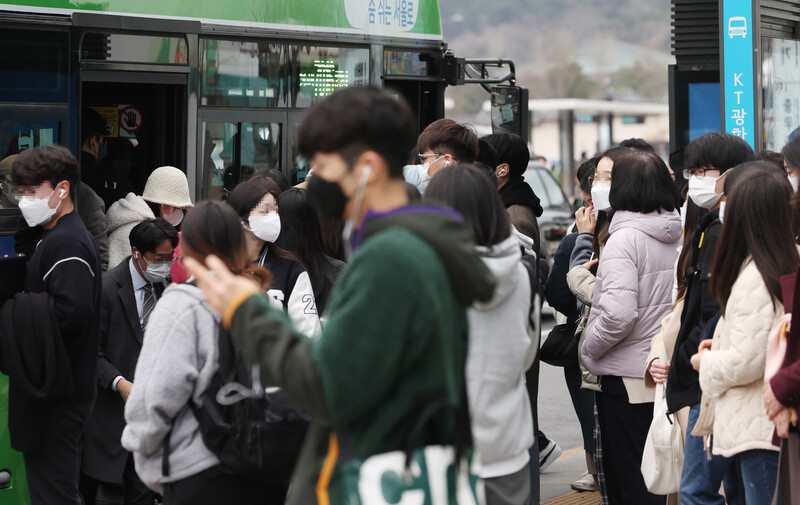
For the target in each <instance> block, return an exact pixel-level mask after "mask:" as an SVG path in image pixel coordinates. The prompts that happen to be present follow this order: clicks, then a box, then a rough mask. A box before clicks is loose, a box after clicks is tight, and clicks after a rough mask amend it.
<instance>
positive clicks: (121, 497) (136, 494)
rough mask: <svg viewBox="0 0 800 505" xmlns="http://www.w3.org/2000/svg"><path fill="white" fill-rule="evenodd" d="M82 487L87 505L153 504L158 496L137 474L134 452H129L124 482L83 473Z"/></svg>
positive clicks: (123, 477) (123, 475)
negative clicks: (95, 477)
mask: <svg viewBox="0 0 800 505" xmlns="http://www.w3.org/2000/svg"><path fill="white" fill-rule="evenodd" d="M80 489H81V494H82V495H83V501H84V504H85V505H117V504H119V505H153V504H154V503H155V501H156V499H157V498H158V494H156V492H155V491H153V490H151V489H150V488H148V487H147V486H145V484H144V482H142V481H141V479H139V476H138V475H137V474H136V468H135V466H134V464H133V454H128V462H127V463H126V464H125V471H124V472H123V474H122V484H111V483H108V482H102V481H99V480H97V479H94V478H92V477H89V476H88V475H86V474H81V486H80Z"/></svg>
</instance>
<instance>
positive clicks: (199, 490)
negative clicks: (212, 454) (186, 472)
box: [164, 467, 288, 505]
mask: <svg viewBox="0 0 800 505" xmlns="http://www.w3.org/2000/svg"><path fill="white" fill-rule="evenodd" d="M287 490H288V486H283V485H270V484H261V483H259V484H256V483H254V482H253V481H251V480H249V479H247V478H245V477H240V476H238V475H231V474H227V473H223V472H222V471H221V470H219V468H217V467H214V468H209V469H208V470H204V471H202V472H200V473H198V474H196V475H192V476H191V477H187V478H185V479H182V480H179V481H177V482H172V483H170V484H165V485H164V505H220V504H223V503H231V504H236V505H250V504H253V505H255V504H258V505H283V504H284V503H285V502H286V492H287Z"/></svg>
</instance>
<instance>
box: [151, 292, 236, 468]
mask: <svg viewBox="0 0 800 505" xmlns="http://www.w3.org/2000/svg"><path fill="white" fill-rule="evenodd" d="M186 284H191V285H192V286H195V287H197V284H196V283H195V281H190V282H187V283H186ZM233 353H234V349H233V341H232V340H231V337H230V335H229V334H228V333H227V330H225V328H224V327H223V326H222V323H221V322H219V323H218V324H217V363H218V366H217V372H216V373H219V371H220V370H227V369H229V368H230V367H231V366H233V363H234V357H233ZM189 406H190V407H191V408H192V411H193V412H194V410H195V409H196V408H200V406H199V405H195V403H194V399H193V398H191V397H190V398H189ZM182 411H183V410H181V411H179V412H178V415H180V413H181V412H182ZM178 415H176V416H175V418H176V419H177V417H178ZM174 427H175V419H173V420H172V423H171V424H170V427H169V431H168V432H167V435H166V436H165V437H164V448H163V452H162V454H161V474H162V475H163V476H164V477H169V474H170V465H169V455H170V454H171V453H172V448H171V447H170V439H171V437H172V429H173V428H174Z"/></svg>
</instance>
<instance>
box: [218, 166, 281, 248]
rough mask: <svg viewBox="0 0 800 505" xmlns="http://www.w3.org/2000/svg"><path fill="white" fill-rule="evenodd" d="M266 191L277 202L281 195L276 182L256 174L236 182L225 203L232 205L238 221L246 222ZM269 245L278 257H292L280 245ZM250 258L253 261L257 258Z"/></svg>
mask: <svg viewBox="0 0 800 505" xmlns="http://www.w3.org/2000/svg"><path fill="white" fill-rule="evenodd" d="M267 193H269V194H271V195H272V196H274V197H275V203H276V204H277V203H278V200H279V198H280V196H281V188H280V187H279V186H278V183H276V182H275V181H273V180H272V179H270V178H269V177H264V176H263V175H257V176H255V177H253V178H251V179H248V180H246V181H244V182H240V183H239V184H237V185H236V187H235V188H233V191H231V195H230V196H229V197H228V200H227V203H228V205H230V206H231V207H233V210H234V211H236V213H237V214H238V215H239V219H240V221H242V222H248V220H249V219H250V213H251V212H252V211H253V209H254V208H255V207H256V205H258V202H260V201H261V199H263V198H264V196H266V194H267ZM248 225H249V223H248ZM241 226H242V225H241V223H239V227H240V228H241ZM281 226H282V225H281ZM269 246H270V250H272V252H273V253H274V254H275V256H278V257H279V258H291V257H292V256H291V254H289V253H288V252H287V251H286V250H284V249H283V248H282V247H280V246H276V245H275V244H269ZM262 251H263V249H262ZM251 259H252V260H254V261H255V260H258V258H251Z"/></svg>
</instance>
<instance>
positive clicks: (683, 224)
mask: <svg viewBox="0 0 800 505" xmlns="http://www.w3.org/2000/svg"><path fill="white" fill-rule="evenodd" d="M687 211H688V205H686V204H685V203H684V204H683V207H681V230H685V229H686V212H687Z"/></svg>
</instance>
